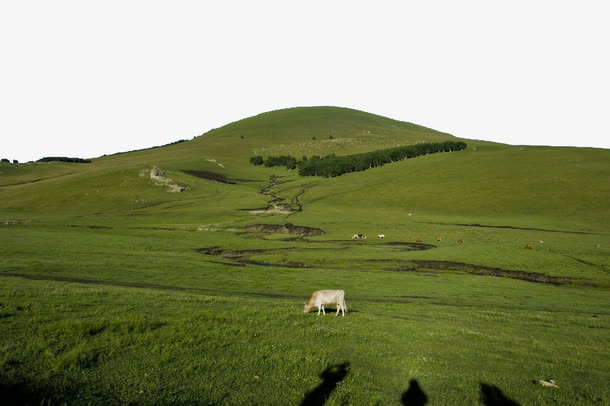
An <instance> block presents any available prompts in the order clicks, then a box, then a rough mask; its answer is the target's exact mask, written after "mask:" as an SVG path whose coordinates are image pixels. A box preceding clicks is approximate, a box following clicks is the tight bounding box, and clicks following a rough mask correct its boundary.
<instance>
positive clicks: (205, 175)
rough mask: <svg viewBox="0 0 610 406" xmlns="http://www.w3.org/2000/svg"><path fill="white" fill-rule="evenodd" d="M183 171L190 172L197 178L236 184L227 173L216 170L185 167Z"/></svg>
mask: <svg viewBox="0 0 610 406" xmlns="http://www.w3.org/2000/svg"><path fill="white" fill-rule="evenodd" d="M182 172H184V173H186V174H189V175H191V176H195V177H197V178H201V179H206V180H211V181H214V182H221V183H227V184H231V185H234V184H235V182H233V181H231V180H229V178H227V177H226V176H225V175H223V174H221V173H215V172H210V171H197V170H191V169H183V170H182Z"/></svg>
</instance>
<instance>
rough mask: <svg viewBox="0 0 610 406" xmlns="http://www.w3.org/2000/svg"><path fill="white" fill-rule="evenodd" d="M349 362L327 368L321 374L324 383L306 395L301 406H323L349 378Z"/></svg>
mask: <svg viewBox="0 0 610 406" xmlns="http://www.w3.org/2000/svg"><path fill="white" fill-rule="evenodd" d="M348 369H349V362H344V363H343V364H337V365H331V366H329V367H328V368H326V369H325V370H324V371H323V372H322V373H321V374H320V378H322V383H321V384H319V385H318V386H317V387H315V388H314V389H312V390H311V391H310V392H308V393H307V395H305V399H304V400H303V402H302V403H301V406H316V405H323V404H324V403H325V402H326V399H328V397H329V396H330V394H331V393H332V391H333V390H335V388H336V387H337V385H338V384H339V382H341V381H342V380H343V379H345V377H346V376H347V373H348Z"/></svg>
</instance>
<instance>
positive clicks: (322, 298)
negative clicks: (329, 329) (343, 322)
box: [303, 290, 347, 317]
mask: <svg viewBox="0 0 610 406" xmlns="http://www.w3.org/2000/svg"><path fill="white" fill-rule="evenodd" d="M332 304H334V305H336V306H337V313H336V314H335V316H338V315H339V311H341V312H342V315H343V317H345V312H346V311H347V307H346V306H345V292H344V291H342V290H316V291H315V292H313V295H311V298H310V299H309V302H307V303H306V304H305V309H304V310H303V313H309V310H310V309H311V308H312V307H317V308H318V316H319V315H320V310H322V313H324V315H325V316H326V312H325V311H324V305H332Z"/></svg>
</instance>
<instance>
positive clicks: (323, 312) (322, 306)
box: [320, 305, 326, 316]
mask: <svg viewBox="0 0 610 406" xmlns="http://www.w3.org/2000/svg"><path fill="white" fill-rule="evenodd" d="M320 307H321V308H322V314H323V315H325V316H326V312H325V311H324V305H320Z"/></svg>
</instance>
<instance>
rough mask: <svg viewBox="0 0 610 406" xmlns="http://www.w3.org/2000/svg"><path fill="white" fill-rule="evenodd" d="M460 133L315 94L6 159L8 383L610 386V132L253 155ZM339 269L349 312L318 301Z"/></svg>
mask: <svg viewBox="0 0 610 406" xmlns="http://www.w3.org/2000/svg"><path fill="white" fill-rule="evenodd" d="M447 140H458V139H457V138H455V137H453V136H451V135H449V134H446V133H442V132H439V131H436V130H432V129H429V128H425V127H422V126H418V125H415V124H411V123H405V122H399V121H396V120H391V119H388V118H384V117H381V116H377V115H373V114H369V113H364V112H360V111H355V110H350V109H343V108H336V107H315V108H292V109H285V110H278V111H273V112H269V113H264V114H260V115H258V116H255V117H250V118H246V119H244V120H240V121H238V122H235V123H231V124H228V125H226V126H224V127H221V128H218V129H215V130H212V131H210V132H208V133H206V134H203V135H201V136H199V137H196V138H195V139H193V140H190V141H187V142H182V143H178V144H174V145H169V146H165V147H161V148H151V149H147V150H140V151H133V152H128V153H119V154H115V155H109V156H104V157H100V158H96V159H93V162H92V163H89V164H78V163H64V162H51V163H31V164H17V165H14V164H7V163H2V164H0V222H1V223H0V233H1V234H0V238H1V239H2V242H3V243H2V244H1V245H0V253H1V255H0V280H2V284H1V285H0V286H1V288H0V320H1V321H2V324H1V326H0V348H3V350H2V351H1V352H0V365H1V366H2V368H0V370H1V371H3V372H0V385H1V387H2V388H3V390H4V391H5V392H7V393H9V394H10V396H12V397H13V398H14V399H15V402H16V403H25V402H29V403H32V402H40V401H41V400H49V401H51V402H52V403H53V404H55V403H61V402H67V403H74V402H77V403H78V402H81V401H82V402H85V403H86V402H91V403H93V404H99V403H104V401H103V399H112V402H116V403H135V404H144V403H156V404H159V403H170V402H171V403H184V404H193V403H201V404H211V403H215V404H296V403H301V402H304V401H307V400H311V399H318V400H320V399H321V398H328V401H327V403H326V404H343V403H353V404H375V403H380V404H399V403H400V402H401V398H402V399H405V397H406V398H408V397H409V396H411V395H413V394H414V393H415V392H417V390H416V389H418V388H419V390H420V391H423V392H424V393H425V394H426V395H427V397H428V398H429V400H430V403H431V404H447V403H449V404H455V403H462V401H463V400H464V399H466V402H467V403H473V402H477V401H484V400H485V399H488V398H486V396H487V397H489V396H492V397H493V396H505V397H507V398H510V399H513V400H514V401H517V402H519V403H524V404H532V403H534V404H545V403H553V402H559V403H564V404H566V403H569V404H595V403H604V402H608V401H610V393H609V391H608V388H607V382H608V378H610V376H609V374H608V368H607V359H608V355H609V354H608V342H609V340H610V336H609V335H608V331H609V330H608V328H609V327H610V323H609V321H610V313H609V312H608V310H607V305H608V288H609V287H610V277H609V271H610V262H609V261H608V258H609V256H608V247H609V246H610V209H609V206H608V204H607V202H608V201H610V188H608V187H607V185H608V180H609V179H610V167H609V166H608V162H610V151H609V150H603V149H592V148H557V147H531V146H509V145H503V144H496V143H490V142H484V141H476V140H467V139H466V140H463V141H465V142H467V143H468V148H467V149H466V150H464V151H458V152H449V153H437V154H432V155H428V156H421V157H417V158H412V159H407V160H404V161H401V162H395V163H391V164H386V165H384V166H382V167H378V168H372V169H369V170H367V171H363V172H357V173H350V174H345V175H342V176H339V177H335V178H320V177H300V176H299V175H298V174H297V171H296V170H292V171H289V170H287V169H285V168H280V167H273V168H265V167H262V166H254V165H251V164H250V163H249V161H248V160H249V157H251V156H253V155H255V154H260V155H263V156H269V155H282V154H289V155H293V156H296V157H298V158H299V159H300V157H301V156H304V155H305V156H312V155H327V154H331V153H334V154H336V155H348V154H355V153H360V152H368V151H373V150H378V149H384V148H392V147H396V146H401V145H411V144H417V143H423V142H443V141H447ZM151 173H152V174H153V176H151ZM171 185H176V187H175V188H174V189H176V188H178V189H177V190H182V191H180V192H171V191H168V190H169V189H170V186H171ZM286 223H290V224H293V225H296V226H303V227H310V228H315V229H320V230H322V231H323V233H322V234H320V233H318V235H299V234H286V231H287V230H288V231H290V230H303V228H298V227H285V226H284V225H285V224H286ZM260 224H264V226H260ZM252 225H259V226H257V227H255V228H248V226H252ZM249 230H250V231H249ZM253 230H256V231H253ZM301 232H302V231H299V233H301ZM355 233H362V234H366V235H367V236H368V238H367V239H366V240H352V239H351V236H352V235H353V234H355ZM377 234H385V238H384V239H383V240H381V239H377V238H376V236H377ZM437 237H440V238H441V240H440V241H436V238H437ZM418 239H422V240H423V242H417V240H418ZM460 239H461V240H463V243H458V240H460ZM527 244H532V245H533V249H526V248H524V247H525V246H526V245H527ZM326 288H340V289H344V290H345V291H346V300H347V306H348V309H349V310H350V313H349V314H348V315H347V316H346V317H345V318H344V319H343V318H341V320H338V319H337V318H335V317H330V316H326V317H325V318H323V317H320V318H318V317H317V316H315V315H314V314H308V315H304V314H303V313H302V304H303V303H304V302H305V301H306V300H307V298H308V297H309V295H311V292H312V291H313V290H315V289H326ZM331 307H332V306H331ZM550 378H553V379H554V380H555V381H556V382H558V385H559V386H560V388H559V389H557V388H544V387H542V386H541V385H539V384H535V383H532V382H537V381H538V380H540V379H545V380H546V379H550ZM320 382H322V383H320ZM337 382H340V385H338V386H335V384H336V383H337ZM413 382H415V383H413ZM329 388H330V389H329ZM77 399H79V400H77ZM318 403H319V402H318Z"/></svg>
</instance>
